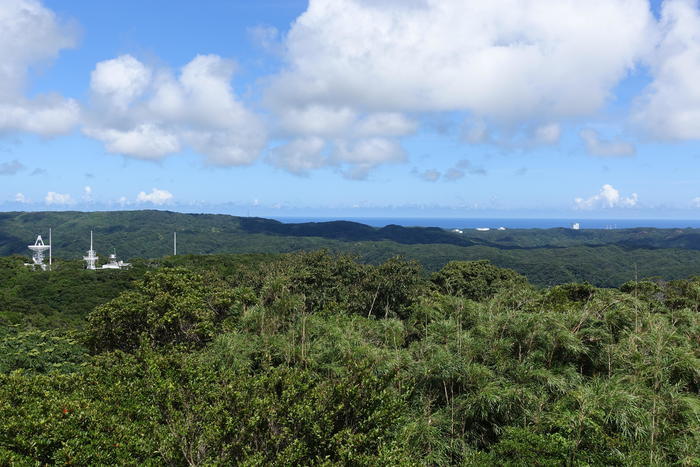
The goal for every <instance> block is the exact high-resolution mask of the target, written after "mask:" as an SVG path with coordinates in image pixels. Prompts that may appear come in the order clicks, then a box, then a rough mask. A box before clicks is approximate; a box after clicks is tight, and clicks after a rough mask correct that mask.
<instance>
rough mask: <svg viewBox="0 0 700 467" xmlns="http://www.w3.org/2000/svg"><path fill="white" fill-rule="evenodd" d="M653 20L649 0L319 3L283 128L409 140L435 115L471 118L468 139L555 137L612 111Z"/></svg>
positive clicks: (290, 45) (328, 136)
mask: <svg viewBox="0 0 700 467" xmlns="http://www.w3.org/2000/svg"><path fill="white" fill-rule="evenodd" d="M654 27H655V22H654V19H653V16H652V15H651V12H650V10H649V4H648V2H647V1H646V0H592V1H590V2H579V1H576V0H562V1H559V2H542V1H540V0H522V1H518V2H514V1H513V0H493V1H488V2H484V1H477V0H412V1H395V0H377V1H367V0H311V1H310V2H309V5H308V8H307V10H306V12H304V13H303V14H302V15H301V16H300V17H299V18H297V20H296V21H295V22H294V24H293V26H292V28H291V30H290V31H289V33H288V35H287V36H286V38H285V43H284V45H285V48H284V50H285V61H286V67H285V68H284V70H283V71H281V72H280V73H278V74H277V75H275V76H273V77H271V78H270V79H269V80H268V83H269V86H268V88H267V90H266V93H265V103H266V105H267V106H268V108H269V109H270V110H271V111H272V115H273V116H274V117H275V119H277V121H278V129H277V130H278V131H279V133H280V134H282V135H284V136H286V137H288V138H291V139H295V138H299V137H308V136H314V137H320V138H324V139H325V140H326V142H327V144H330V145H334V144H335V141H336V140H338V139H342V140H346V141H348V140H352V139H361V138H367V137H375V138H381V139H384V140H393V144H394V145H400V143H399V139H400V138H401V137H403V136H406V135H408V134H411V133H412V132H415V131H416V129H417V128H418V125H417V124H416V123H415V122H414V121H413V120H412V119H411V117H409V116H414V115H416V114H425V113H432V114H433V115H434V113H435V112H461V113H465V114H467V115H469V122H470V123H469V124H468V125H466V126H465V127H464V128H463V131H462V138H463V139H464V140H466V141H467V142H469V143H492V142H494V140H493V139H492V135H491V132H490V131H489V128H488V126H495V127H503V128H510V129H513V128H522V129H528V128H530V129H533V128H534V130H528V132H529V133H530V132H531V133H532V134H531V135H530V136H531V138H530V139H531V140H532V141H528V142H527V144H533V143H534V144H556V143H557V142H558V141H559V138H560V134H561V129H560V127H559V125H558V124H557V123H556V122H557V121H559V120H561V119H566V118H571V117H580V116H587V115H590V114H592V113H594V112H596V111H598V110H599V109H601V108H602V107H603V106H604V105H605V103H606V102H607V100H608V98H609V97H610V95H611V91H612V89H613V87H614V86H615V85H616V84H617V83H618V82H619V81H620V80H621V79H622V78H624V77H625V76H626V75H627V73H628V72H630V71H631V70H632V69H633V68H634V66H635V64H636V63H637V62H638V60H639V59H640V57H642V56H643V55H644V53H645V52H646V51H647V50H648V49H649V48H650V47H651V45H652V42H653V37H654V35H653V29H654ZM487 125H488V126H487ZM340 151H341V152H342V149H340ZM312 165H313V164H312ZM455 174H456V173H455Z"/></svg>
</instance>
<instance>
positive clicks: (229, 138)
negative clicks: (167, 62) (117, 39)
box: [83, 55, 266, 166]
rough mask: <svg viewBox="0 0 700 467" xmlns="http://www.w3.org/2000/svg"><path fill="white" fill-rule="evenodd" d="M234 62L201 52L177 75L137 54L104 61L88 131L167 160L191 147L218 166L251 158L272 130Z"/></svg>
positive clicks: (130, 151) (129, 150)
mask: <svg viewBox="0 0 700 467" xmlns="http://www.w3.org/2000/svg"><path fill="white" fill-rule="evenodd" d="M234 68H235V66H234V63H233V62H231V61H230V60H226V59H223V58H221V57H219V56H217V55H198V56H197V57H195V58H194V59H193V60H192V61H191V62H189V63H188V64H187V65H185V66H184V67H182V69H181V70H180V72H179V74H178V75H177V76H174V75H173V73H172V72H170V70H167V69H155V68H153V67H149V66H147V65H145V64H143V63H142V62H140V61H138V60H137V59H135V58H134V57H132V56H130V55H123V56H120V57H117V58H115V59H112V60H108V61H105V62H101V63H98V64H97V66H96V67H95V71H94V72H93V75H92V81H91V91H92V95H93V101H94V108H93V109H92V113H91V115H90V118H89V120H88V123H87V125H86V127H85V128H84V129H83V131H84V133H85V134H86V135H88V136H90V137H92V138H95V139H98V140H100V141H102V142H103V143H104V144H105V147H106V149H107V150H108V151H109V152H112V153H116V154H123V155H125V156H132V157H137V158H141V159H160V158H163V157H165V156H167V155H169V154H173V153H176V152H179V151H180V150H182V149H183V148H184V147H186V146H189V147H191V148H192V149H194V150H195V151H196V152H199V153H200V154H202V155H204V156H205V158H206V161H207V162H208V163H210V164H213V165H220V166H231V165H242V164H250V163H252V162H253V161H254V160H255V159H256V158H257V157H258V155H259V153H260V151H261V150H262V148H263V147H264V145H265V143H266V135H265V128H264V126H263V124H262V122H261V121H260V119H259V118H258V117H257V116H256V115H254V114H253V113H252V112H251V111H249V110H248V109H247V108H246V107H245V106H244V105H243V104H242V103H241V102H240V101H239V100H238V98H237V96H236V95H235V93H234V91H233V89H232V87H231V79H232V77H233V73H234Z"/></svg>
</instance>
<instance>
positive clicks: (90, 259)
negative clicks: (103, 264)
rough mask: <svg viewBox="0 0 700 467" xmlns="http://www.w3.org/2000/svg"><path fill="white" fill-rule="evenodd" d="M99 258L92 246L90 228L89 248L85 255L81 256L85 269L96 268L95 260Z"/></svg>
mask: <svg viewBox="0 0 700 467" xmlns="http://www.w3.org/2000/svg"><path fill="white" fill-rule="evenodd" d="M98 259H100V258H99V257H98V256H97V253H96V252H95V250H93V248H92V230H91V231H90V249H89V250H88V252H87V256H83V260H84V261H85V262H86V263H87V269H92V270H95V269H97V260H98Z"/></svg>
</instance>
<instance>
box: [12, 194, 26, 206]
mask: <svg viewBox="0 0 700 467" xmlns="http://www.w3.org/2000/svg"><path fill="white" fill-rule="evenodd" d="M15 202H16V203H22V204H25V203H28V202H29V198H27V197H26V196H25V195H24V193H17V194H16V195H15Z"/></svg>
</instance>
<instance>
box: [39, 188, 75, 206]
mask: <svg viewBox="0 0 700 467" xmlns="http://www.w3.org/2000/svg"><path fill="white" fill-rule="evenodd" d="M44 202H45V203H46V204H48V205H49V206H51V205H54V204H55V205H59V206H62V205H66V204H73V203H74V201H73V198H72V197H71V195H69V194H63V193H56V192H54V191H49V192H48V193H46V196H45V197H44Z"/></svg>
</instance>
